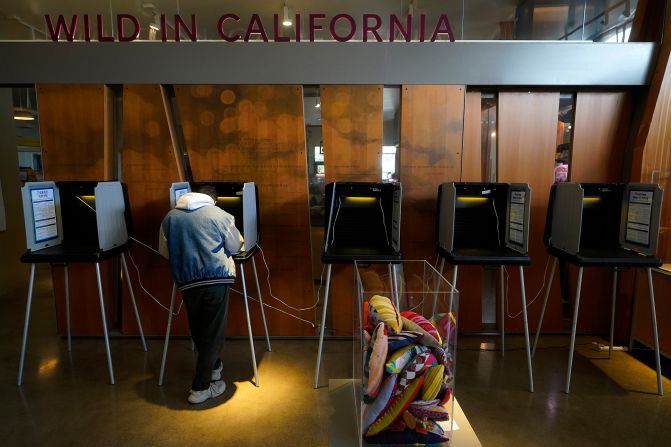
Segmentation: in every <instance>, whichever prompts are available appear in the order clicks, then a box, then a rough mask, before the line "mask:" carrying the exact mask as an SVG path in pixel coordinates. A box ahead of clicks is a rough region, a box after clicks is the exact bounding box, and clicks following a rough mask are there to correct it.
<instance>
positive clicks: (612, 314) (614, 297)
mask: <svg viewBox="0 0 671 447" xmlns="http://www.w3.org/2000/svg"><path fill="white" fill-rule="evenodd" d="M616 300H617V268H614V269H613V291H612V296H611V298H610V339H609V343H608V358H609V359H611V358H613V340H614V338H615V303H616Z"/></svg>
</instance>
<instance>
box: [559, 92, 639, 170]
mask: <svg viewBox="0 0 671 447" xmlns="http://www.w3.org/2000/svg"><path fill="white" fill-rule="evenodd" d="M574 121H575V122H574V126H573V145H572V152H571V169H570V170H569V173H570V175H571V181H572V182H620V181H622V162H623V158H624V150H625V146H626V144H627V135H628V133H629V128H630V122H631V97H630V95H629V93H627V92H598V93H594V92H579V93H578V95H577V99H576V105H575V120H574Z"/></svg>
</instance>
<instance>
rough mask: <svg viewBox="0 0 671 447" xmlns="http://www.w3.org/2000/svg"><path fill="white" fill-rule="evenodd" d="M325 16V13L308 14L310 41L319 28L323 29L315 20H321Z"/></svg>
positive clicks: (313, 38) (313, 39) (312, 40)
mask: <svg viewBox="0 0 671 447" xmlns="http://www.w3.org/2000/svg"><path fill="white" fill-rule="evenodd" d="M324 18H326V14H310V19H309V22H310V42H314V41H315V34H316V32H317V31H319V30H323V29H324V27H323V26H321V25H319V24H317V20H323V19H324Z"/></svg>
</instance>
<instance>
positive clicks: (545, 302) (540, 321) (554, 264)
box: [531, 258, 557, 357]
mask: <svg viewBox="0 0 671 447" xmlns="http://www.w3.org/2000/svg"><path fill="white" fill-rule="evenodd" d="M556 269H557V258H554V261H553V262H552V270H550V280H549V281H548V286H547V289H545V298H543V307H542V308H541V316H540V318H539V319H538V327H537V328H536V337H535V339H534V347H533V349H532V350H531V357H533V356H535V355H536V346H537V345H538V337H539V336H540V334H541V326H543V317H544V316H545V308H546V307H547V305H548V298H549V297H550V289H552V280H553V279H554V277H555V270H556Z"/></svg>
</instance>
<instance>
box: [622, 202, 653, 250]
mask: <svg viewBox="0 0 671 447" xmlns="http://www.w3.org/2000/svg"><path fill="white" fill-rule="evenodd" d="M652 199H653V192H652V191H630V192H629V209H628V212H627V233H626V237H625V239H626V241H627V242H632V243H634V244H640V245H648V244H649V243H650V219H651V218H652Z"/></svg>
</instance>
